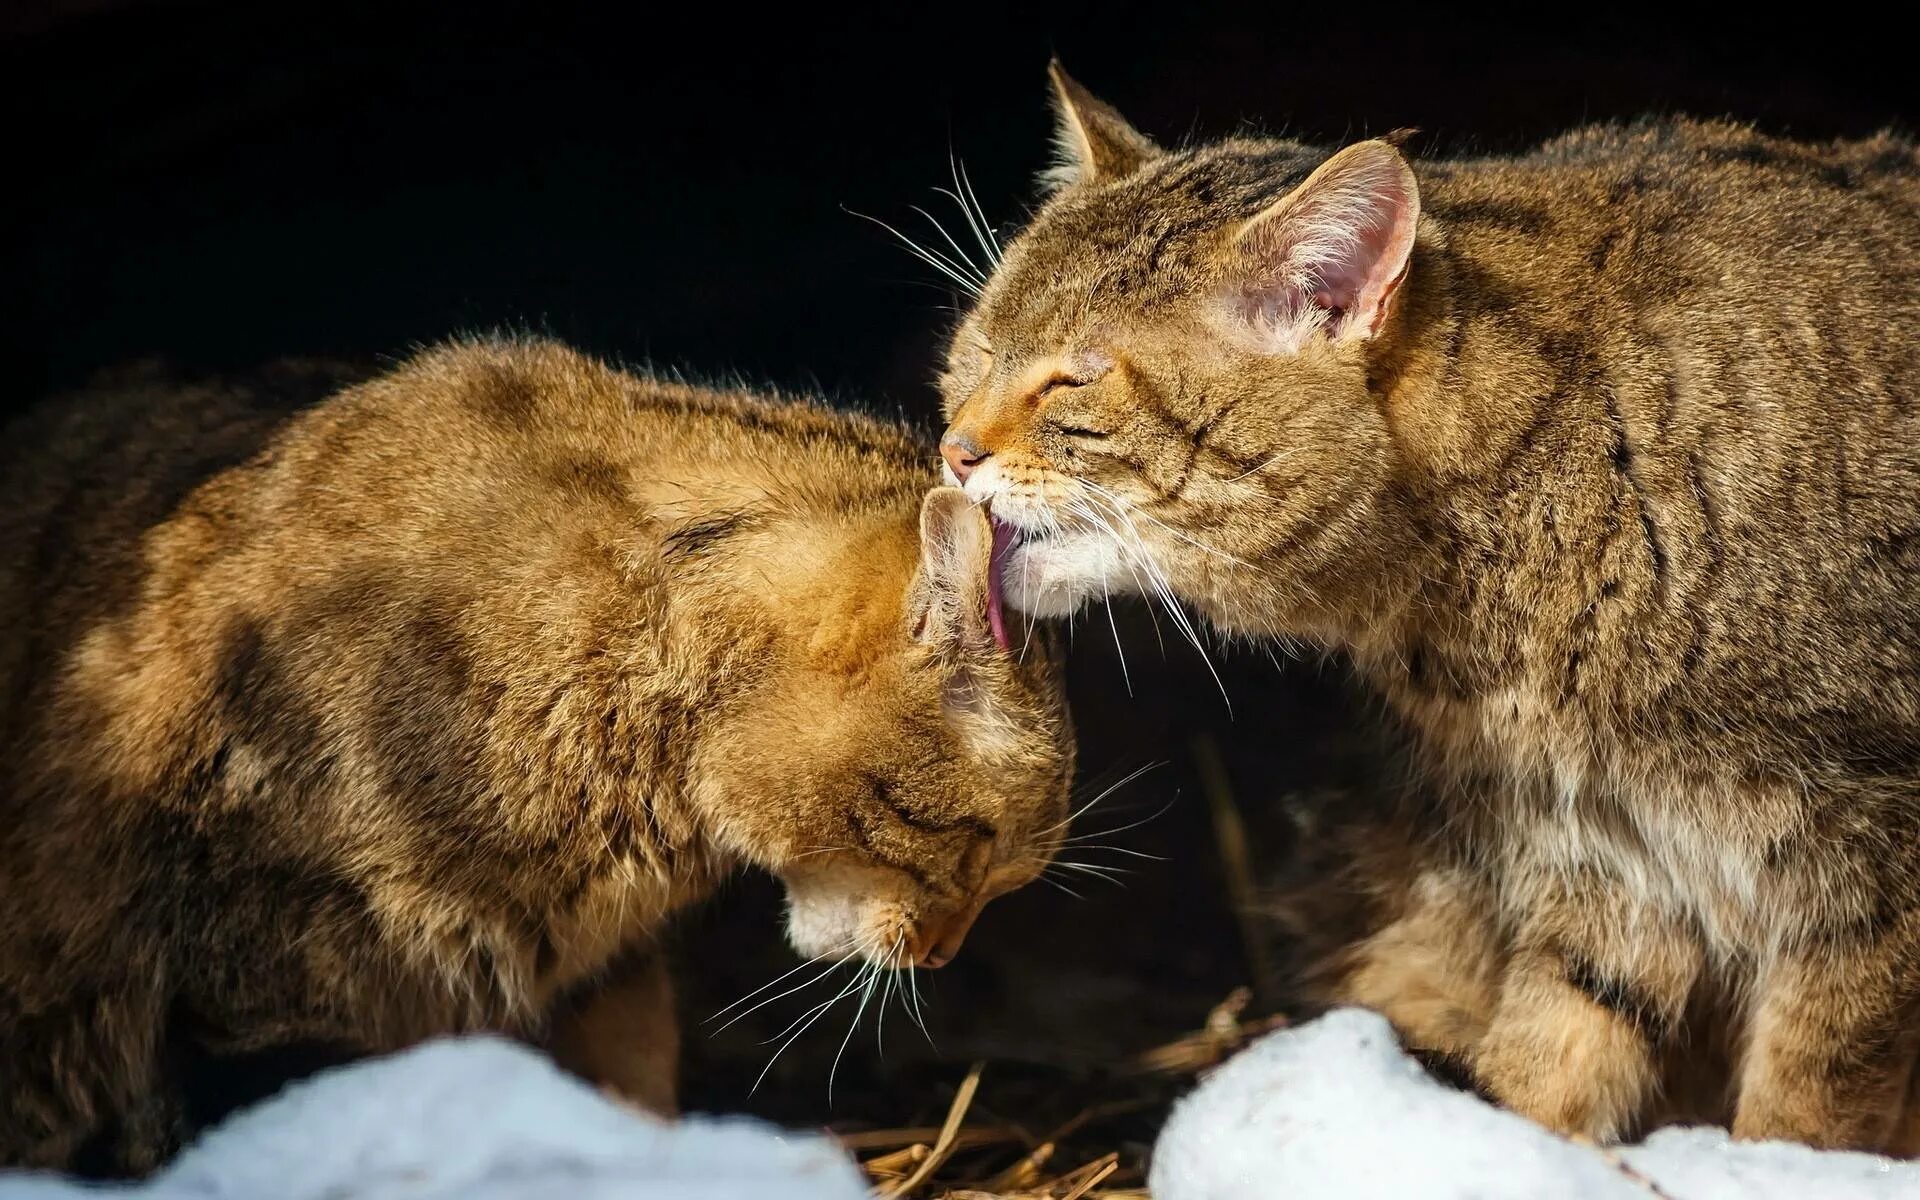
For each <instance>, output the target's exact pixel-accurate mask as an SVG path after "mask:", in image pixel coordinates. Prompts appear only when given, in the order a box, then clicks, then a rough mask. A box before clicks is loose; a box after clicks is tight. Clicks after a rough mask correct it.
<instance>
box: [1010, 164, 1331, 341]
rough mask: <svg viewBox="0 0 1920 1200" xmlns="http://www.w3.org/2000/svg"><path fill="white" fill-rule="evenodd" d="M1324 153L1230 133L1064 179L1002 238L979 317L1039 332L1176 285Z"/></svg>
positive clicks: (1135, 304)
mask: <svg viewBox="0 0 1920 1200" xmlns="http://www.w3.org/2000/svg"><path fill="white" fill-rule="evenodd" d="M1327 157H1328V153H1327V152H1326V151H1323V150H1315V149H1312V148H1309V147H1306V146H1302V145H1300V144H1298V143H1294V142H1284V141H1270V140H1261V139H1252V138H1236V139H1230V140H1228V141H1225V142H1217V143H1213V144H1211V145H1207V146H1202V147H1198V148H1195V149H1191V150H1185V151H1180V152H1177V153H1174V154H1169V155H1166V156H1164V157H1163V158H1160V159H1157V160H1155V161H1154V162H1152V163H1150V164H1148V165H1147V166H1145V167H1143V168H1142V169H1140V170H1139V171H1136V172H1134V173H1133V174H1131V175H1128V176H1126V177H1125V178H1123V179H1119V180H1115V181H1114V182H1112V183H1106V184H1098V185H1094V186H1090V187H1085V188H1074V187H1069V188H1065V189H1063V190H1062V191H1060V192H1059V193H1056V194H1055V195H1054V196H1053V197H1052V198H1051V199H1050V200H1049V201H1048V202H1047V203H1046V204H1045V205H1044V206H1043V207H1042V208H1041V209H1040V211H1039V212H1038V213H1037V214H1036V215H1035V217H1034V220H1033V222H1032V224H1030V225H1029V226H1028V227H1027V228H1026V229H1025V230H1023V231H1022V232H1021V234H1020V235H1019V237H1017V238H1016V239H1015V240H1014V242H1013V243H1012V244H1011V245H1010V246H1009V247H1008V250H1007V254H1006V260H1005V264H1004V265H1003V266H1002V268H1001V269H1000V271H999V272H997V273H996V275H995V277H994V279H993V280H992V282H991V284H990V286H989V288H988V291H987V293H986V294H985V295H984V296H983V297H982V303H981V306H980V310H979V314H978V315H979V319H980V323H981V324H983V325H985V326H987V327H990V328H999V329H1001V330H1003V331H1008V330H1009V327H1013V328H1019V329H1020V331H1021V332H1025V333H1029V334H1033V335H1037V336H1039V337H1041V338H1043V339H1044V338H1045V337H1046V336H1047V335H1049V334H1058V333H1060V332H1063V331H1062V330H1059V329H1052V328H1047V327H1048V326H1051V325H1058V324H1063V323H1071V322H1073V321H1075V320H1077V319H1080V318H1083V317H1084V316H1086V315H1087V314H1088V313H1090V312H1091V311H1093V310H1096V309H1100V308H1105V307H1117V308H1133V309H1137V308H1140V307H1146V306H1151V305H1152V304H1154V303H1156V302H1158V301H1160V300H1163V299H1165V298H1168V297H1169V296H1170V295H1172V294H1176V293H1179V292H1181V291H1183V290H1184V289H1185V287H1186V286H1187V285H1188V284H1189V283H1190V279H1189V277H1188V273H1189V272H1190V271H1191V269H1192V268H1194V267H1196V266H1198V265H1200V259H1201V256H1202V253H1203V252H1204V251H1205V250H1206V249H1208V248H1209V247H1211V246H1213V245H1214V244H1215V243H1216V242H1217V241H1218V239H1219V237H1220V235H1221V231H1222V230H1224V229H1231V228H1235V227H1237V226H1238V225H1239V224H1241V223H1242V222H1244V221H1247V220H1249V219H1251V218H1252V217H1253V216H1255V215H1256V214H1258V213H1259V212H1261V211H1262V210H1263V209H1265V208H1266V207H1267V206H1268V205H1270V204H1272V203H1273V202H1275V201H1276V200H1278V199H1280V198H1281V197H1283V196H1285V195H1286V194H1287V193H1288V192H1290V191H1292V190H1293V189H1294V188H1295V187H1297V186H1298V185H1299V184H1300V183H1301V182H1302V181H1303V180H1305V179H1306V177H1307V176H1308V175H1310V174H1311V173H1312V172H1313V169H1314V168H1315V167H1316V166H1318V165H1319V164H1320V163H1321V162H1324V161H1325V160H1326V159H1327Z"/></svg>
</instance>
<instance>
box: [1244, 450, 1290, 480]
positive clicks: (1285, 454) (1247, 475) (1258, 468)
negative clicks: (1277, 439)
mask: <svg viewBox="0 0 1920 1200" xmlns="http://www.w3.org/2000/svg"><path fill="white" fill-rule="evenodd" d="M1299 452H1300V447H1298V446H1294V447H1292V448H1290V449H1287V450H1282V451H1281V452H1280V453H1278V454H1276V455H1274V456H1273V457H1272V458H1269V459H1268V460H1267V461H1265V462H1263V463H1259V464H1257V465H1255V466H1253V467H1250V468H1248V469H1247V470H1245V471H1242V472H1241V473H1240V474H1238V475H1235V476H1234V477H1233V478H1232V479H1229V480H1227V481H1226V482H1227V483H1239V482H1241V481H1243V480H1246V479H1251V478H1252V477H1253V476H1255V475H1258V474H1259V473H1260V472H1262V471H1264V470H1266V469H1267V468H1268V467H1271V466H1274V465H1275V464H1278V463H1283V462H1285V461H1287V460H1288V459H1289V458H1292V457H1293V456H1294V455H1296V454H1298V453H1299Z"/></svg>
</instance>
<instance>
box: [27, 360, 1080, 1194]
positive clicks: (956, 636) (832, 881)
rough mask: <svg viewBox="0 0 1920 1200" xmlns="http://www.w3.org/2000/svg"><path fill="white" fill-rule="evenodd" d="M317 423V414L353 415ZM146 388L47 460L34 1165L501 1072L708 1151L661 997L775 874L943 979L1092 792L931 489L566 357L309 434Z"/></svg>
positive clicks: (39, 677)
mask: <svg viewBox="0 0 1920 1200" xmlns="http://www.w3.org/2000/svg"><path fill="white" fill-rule="evenodd" d="M323 390H324V389H323ZM282 407H283V406H279V405H277V404H274V403H263V401H262V393H260V392H258V391H250V390H234V389H229V388H223V387H218V386H207V387H197V388H187V389H180V388H173V387H166V386H161V385H158V384H153V383H147V384H142V383H138V382H132V383H125V384H123V385H121V386H118V387H115V388H111V389H107V390H105V391H102V392H100V393H97V394H94V395H91V396H88V395H83V396H80V397H74V398H69V399H68V400H67V401H66V402H65V403H63V404H61V405H58V406H56V407H54V408H51V409H48V410H46V411H45V412H44V413H42V414H40V415H37V416H35V417H32V418H30V419H29V420H28V421H26V422H24V423H22V424H21V425H20V426H18V427H17V428H16V429H15V430H13V431H12V436H11V437H10V441H9V445H8V447H7V451H6V452H7V455H8V457H9V459H11V460H12V461H11V462H10V463H9V465H8V466H7V468H6V478H7V483H6V492H7V495H6V504H5V506H4V508H3V509H0V513H3V514H4V515H0V520H4V521H5V522H6V524H5V525H4V527H0V541H4V544H5V545H4V550H5V553H4V554H3V555H0V563H3V564H4V569H5V572H6V573H5V575H4V576H0V603H3V604H4V606H5V612H6V613H7V620H8V623H9V625H10V628H11V635H10V637H9V640H8V645H7V649H6V653H7V658H6V660H5V663H4V666H5V678H6V682H7V686H8V689H9V690H8V706H7V708H6V710H5V718H4V721H5V723H4V726H0V729H3V730H4V742H0V745H3V746H4V752H5V756H6V757H5V783H4V789H5V790H4V792H0V813H4V827H3V828H0V891H3V892H4V894H5V895H6V896H7V905H8V909H9V912H8V918H7V921H6V923H5V925H4V927H3V928H0V1064H4V1065H3V1066H0V1161H4V1162H6V1163H30V1164H38V1165H62V1164H66V1163H69V1162H71V1161H74V1160H75V1158H76V1156H79V1155H82V1154H83V1152H84V1153H85V1154H87V1155H91V1156H95V1157H97V1158H99V1159H100V1161H103V1162H105V1163H106V1164H108V1165H109V1166H111V1167H115V1168H119V1169H133V1170H139V1169H144V1168H146V1167H150V1166H151V1165H153V1163H154V1162H155V1161H157V1160H158V1158H159V1157H161V1156H162V1155H164V1154H165V1153H166V1152H167V1151H168V1150H169V1149H170V1148H171V1147H172V1145H173V1144H175V1142H177V1140H178V1138H179V1136H180V1135H181V1133H182V1132H183V1131H182V1129H181V1117H180V1111H179V1102H178V1096H177V1094H176V1090H177V1089H176V1088H175V1087H174V1080H173V1079H172V1077H171V1064H172V1063H173V1062H174V1061H175V1059H176V1058H177V1057H178V1056H179V1055H180V1054H182V1053H183V1052H185V1051H187V1050H189V1049H190V1050H191V1051H192V1052H196V1053H198V1052H206V1053H228V1052H236V1051H245V1050H249V1049H253V1048H256V1047H262V1046H270V1045H276V1044H281V1043H286V1042H292V1041H300V1042H322V1043H329V1044H339V1045H344V1046H347V1047H349V1048H351V1049H353V1050H355V1051H358V1052H367V1051H380V1050H388V1049H392V1048H396V1047H399V1046H403V1045H406V1044H408V1043H410V1042H413V1041H417V1040H419V1039H421V1038H424V1037H427V1036H431V1035H434V1034H439V1033H447V1032H456V1031H462V1030H492V1031H496V1032H503V1033H507V1034H509V1035H513V1036H519V1037H524V1038H528V1039H530V1040H534V1041H537V1042H540V1043H542V1044H545V1045H548V1046H549V1047H551V1048H552V1049H553V1050H554V1052H555V1053H556V1055H557V1056H558V1057H560V1059H561V1060H562V1061H563V1062H564V1063H566V1064H567V1065H569V1066H571V1067H573V1068H575V1069H576V1070H578V1071H580V1072H581V1073H582V1074H584V1075H586V1076H587V1077H588V1078H590V1079H593V1080H596V1081H598V1082H601V1083H603V1084H606V1085H608V1086H610V1087H612V1088H613V1089H615V1090H617V1091H619V1092H621V1093H623V1094H625V1095H627V1096H629V1097H631V1098H633V1099H635V1100H638V1101H640V1102H642V1103H645V1104H649V1105H652V1106H654V1107H657V1108H663V1109H670V1108H671V1106H672V1098H673V1075H672V1071H673V1062H674V1048H675V1041H674V1037H675V1035H674V1025H673V1019H672V1012H671V990H670V986H669V983H668V980H667V979H666V976H665V973H664V966H663V964H662V962H661V959H660V956H659V954H658V953H657V948H658V939H659V936H660V934H661V932H662V930H663V928H664V926H665V924H666V922H667V920H668V918H669V917H670V916H671V915H672V914H673V913H675V912H677V911H679V910H681V909H683V908H685V907H686V906H688V905H689V904H692V903H694V902H696V901H697V900H699V899H701V898H702V897H703V896H705V895H706V894H707V893H708V892H709V891H710V890H711V889H712V888H713V887H714V885H715V884H716V883H717V882H718V881H719V880H721V879H722V878H724V877H725V876H726V875H727V874H728V873H730V872H731V871H733V870H734V869H736V868H737V867H740V866H743V865H751V866H757V867H760V868H763V869H767V870H771V871H774V872H776V873H778V874H779V875H781V877H782V878H783V880H784V882H785V883H786V885H787V889H788V894H789V899H790V909H791V923H790V937H791V939H792V940H793V941H794V943H795V945H796V946H797V947H799V948H800V949H801V950H802V951H803V952H804V953H806V954H808V955H827V956H833V957H839V956H853V955H860V956H864V957H865V958H867V959H868V960H869V961H871V962H873V963H874V964H876V966H884V967H906V966H911V965H912V964H915V963H920V964H923V965H938V963H939V962H941V961H944V958H945V957H946V956H949V955H951V953H952V952H953V951H954V950H955V949H957V947H958V943H959V940H960V938H961V937H962V936H964V934H965V932H966V927H967V925H968V924H970V922H971V920H972V917H973V915H974V914H975V913H977V912H978V910H979V907H980V905H981V904H983V903H985V901H986V900H987V899H989V898H990V897H991V896H993V895H995V894H998V893H999V892H1002V891H1005V890H1007V889H1008V888H1011V887H1014V886H1018V885H1019V884H1020V883H1023V882H1025V881H1026V880H1027V879H1029V878H1031V877H1032V875H1033V874H1034V873H1036V872H1037V871H1038V869H1039V868H1040V867H1041V866H1042V865H1044V862H1045V858H1046V850H1045V848H1044V847H1045V845H1046V844H1048V842H1049V839H1050V838H1054V837H1057V836H1058V831H1059V829H1060V827H1061V820H1062V818H1063V817H1064V804H1065V797H1066V792H1067V788H1068V782H1069V777H1070V775H1071V770H1072V750H1071V737H1070V732H1069V730H1068V727H1067V720H1066V715H1065V711H1064V707H1063V700H1062V697H1061V692H1060V688H1059V684H1058V680H1057V679H1056V678H1055V675H1054V673H1053V667H1052V664H1051V660H1050V659H1049V657H1048V655H1047V653H1046V652H1045V649H1044V643H1045V634H1044V631H1042V633H1041V634H1040V636H1039V639H1038V641H1039V642H1040V643H1041V644H1042V648H1041V649H1038V650H1035V651H1032V652H1030V653H1029V654H1028V655H1027V656H1026V658H1025V659H1024V660H1022V661H1016V660H1015V659H1014V658H1013V656H1011V655H1010V654H1008V653H1007V652H1006V651H1005V650H1004V648H1003V647H1001V646H999V645H997V644H995V642H994V641H993V639H992V637H991V635H990V632H989V630H988V628H987V619H988V618H987V588H986V583H987V555H988V553H989V542H988V538H989V534H988V531H987V527H986V521H985V518H984V517H983V516H981V515H980V514H979V513H978V512H977V511H975V510H974V509H973V508H972V507H971V506H970V505H968V504H967V503H966V502H965V500H964V498H963V497H961V496H959V495H958V493H955V492H952V491H949V490H942V491H938V492H935V493H933V494H932V495H931V496H929V495H928V493H927V479H926V463H927V455H926V452H925V451H924V450H923V449H922V448H921V447H920V446H919V445H917V444H916V443H915V442H914V441H913V440H912V439H911V438H909V437H908V436H906V435H905V434H903V433H902V432H900V431H898V430H896V429H894V428H892V427H890V426H886V425H883V424H881V423H878V422H875V421H871V420H867V419H864V418H859V417H855V416H851V415H847V414H840V413H835V412H831V411H829V410H826V409H824V408H822V407H819V406H816V405H812V404H809V403H804V402H778V401H769V400H764V399H760V398H757V397H753V396H748V395H742V394H733V393H720V392H712V391H705V390H701V389H698V388H693V387H688V386H683V385H679V384H673V383H666V382H661V381H657V380H653V379H648V378H643V377H639V376H636V375H632V374H628V373H625V372H621V371H616V370H612V369H610V368H607V367H605V366H603V365H601V364H599V363H597V362H595V361H593V360H591V359H588V358H586V357H585V356H582V355H580V354H577V353H575V352H573V351H571V350H568V349H566V348H564V347H561V346H559V345H556V344H553V343H547V342H537V341H524V342H509V341H486V342H473V343H465V344H455V345H449V346H444V347H441V348H438V349H434V350H431V351H428V352H425V353H422V354H421V355H419V356H417V357H416V358H414V359H412V360H411V361H409V362H407V363H405V364H404V365H402V366H400V367H398V368H397V369H395V370H393V371H391V372H389V373H387V374H385V375H383V376H380V377H377V378H375V379H372V380H370V381H367V382H365V383H361V384H358V385H356V386H353V387H349V388H346V389H344V390H337V391H333V392H332V394H331V395H329V396H328V398H326V399H324V400H323V401H322V402H321V403H318V404H316V405H313V406H311V407H308V408H306V409H304V411H300V412H298V413H297V414H295V415H292V416H288V415H287V414H286V413H285V412H284V411H281V408H282Z"/></svg>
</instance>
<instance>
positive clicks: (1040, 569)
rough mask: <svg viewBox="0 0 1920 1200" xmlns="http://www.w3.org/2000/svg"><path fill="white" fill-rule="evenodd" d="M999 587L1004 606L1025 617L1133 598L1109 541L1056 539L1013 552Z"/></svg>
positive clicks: (1131, 581) (1132, 586)
mask: <svg viewBox="0 0 1920 1200" xmlns="http://www.w3.org/2000/svg"><path fill="white" fill-rule="evenodd" d="M1001 586H1002V587H1003V588H1004V589H1005V593H1006V598H1007V603H1009V604H1011V605H1012V606H1013V607H1015V608H1017V609H1019V610H1020V611H1021V612H1023V613H1025V614H1027V615H1028V616H1030V617H1065V616H1070V615H1072V614H1073V613H1075V612H1078V611H1079V610H1080V609H1081V608H1082V607H1083V606H1085V605H1086V604H1088V603H1090V602H1092V601H1094V600H1102V599H1105V598H1106V597H1109V596H1127V595H1132V594H1134V593H1135V592H1138V591H1139V590H1140V589H1139V584H1138V581H1137V580H1136V579H1135V578H1134V573H1133V572H1132V571H1129V570H1128V569H1127V564H1126V563H1125V562H1124V561H1123V560H1122V558H1121V556H1120V552H1119V549H1118V547H1116V546H1115V545H1114V544H1113V541H1112V539H1110V538H1102V537H1094V536H1091V535H1082V534H1062V535H1060V536H1057V537H1053V538H1049V539H1047V540H1045V541H1040V542H1030V543H1027V544H1025V545H1021V546H1016V547H1015V548H1014V550H1013V553H1012V554H1011V555H1010V556H1009V557H1008V560H1007V565H1006V573H1005V575H1004V576H1003V577H1002V583H1001Z"/></svg>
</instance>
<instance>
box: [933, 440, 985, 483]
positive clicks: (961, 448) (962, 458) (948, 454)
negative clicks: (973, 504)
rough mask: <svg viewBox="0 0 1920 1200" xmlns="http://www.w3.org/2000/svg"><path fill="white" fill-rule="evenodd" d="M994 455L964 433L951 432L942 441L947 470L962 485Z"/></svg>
mask: <svg viewBox="0 0 1920 1200" xmlns="http://www.w3.org/2000/svg"><path fill="white" fill-rule="evenodd" d="M992 453H993V452H992V451H990V450H984V449H982V448H981V446H980V443H979V442H976V441H974V440H973V439H972V438H971V437H968V436H967V435H966V434H964V433H957V432H952V431H949V432H948V433H947V436H946V437H945V438H942V439H941V441H940V457H941V458H944V459H946V460H947V468H948V469H949V470H951V471H952V472H953V477H954V478H955V479H958V480H959V481H960V482H961V483H965V482H966V481H967V476H969V475H971V474H973V469H974V468H975V467H977V466H979V465H980V464H981V463H983V462H985V461H987V459H988V458H989V457H991V456H992Z"/></svg>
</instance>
